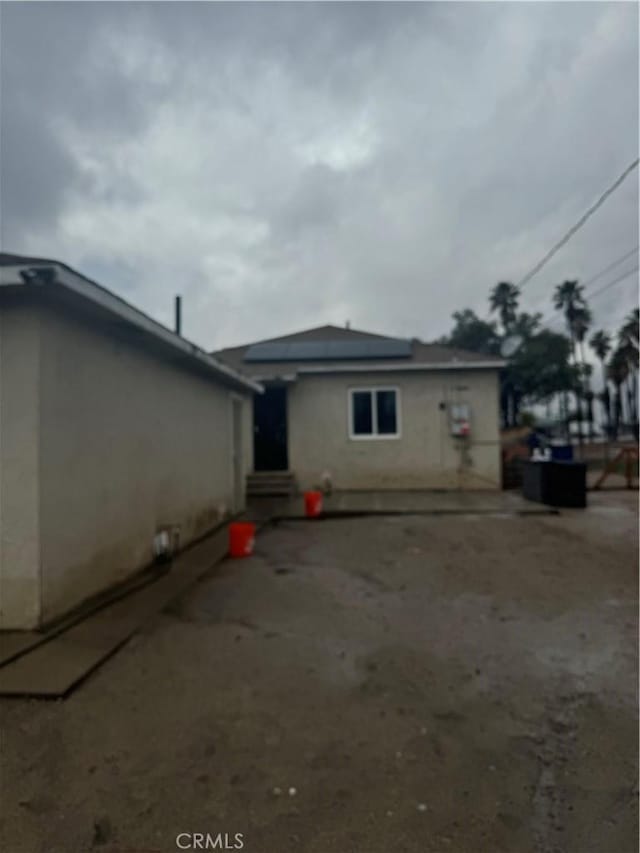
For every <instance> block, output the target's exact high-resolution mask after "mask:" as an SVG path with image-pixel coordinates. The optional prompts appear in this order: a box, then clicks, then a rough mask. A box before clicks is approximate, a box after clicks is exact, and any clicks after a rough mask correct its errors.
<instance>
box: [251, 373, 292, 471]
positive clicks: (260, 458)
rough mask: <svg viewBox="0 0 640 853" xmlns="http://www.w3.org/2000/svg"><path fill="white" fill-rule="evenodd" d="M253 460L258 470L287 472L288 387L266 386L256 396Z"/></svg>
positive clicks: (254, 403)
mask: <svg viewBox="0 0 640 853" xmlns="http://www.w3.org/2000/svg"><path fill="white" fill-rule="evenodd" d="M253 460H254V468H255V470H256V471H286V470H287V469H288V467H289V458H288V452H287V389H286V387H285V386H271V387H269V386H267V388H266V389H265V392H264V394H256V395H255V397H254V398H253Z"/></svg>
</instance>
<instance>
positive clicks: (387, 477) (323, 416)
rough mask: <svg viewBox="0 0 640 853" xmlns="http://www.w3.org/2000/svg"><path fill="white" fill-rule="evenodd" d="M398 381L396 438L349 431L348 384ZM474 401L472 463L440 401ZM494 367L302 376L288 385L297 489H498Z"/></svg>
mask: <svg viewBox="0 0 640 853" xmlns="http://www.w3.org/2000/svg"><path fill="white" fill-rule="evenodd" d="M382 387H385V388H389V387H396V388H397V389H398V391H399V400H398V402H399V418H400V430H401V434H400V437H399V438H377V439H373V438H368V439H362V438H360V439H353V438H350V437H349V390H350V389H356V388H357V389H360V388H382ZM446 401H459V402H465V403H468V404H469V405H470V407H471V429H472V435H471V440H470V444H469V461H470V464H469V465H462V464H461V462H462V458H461V450H460V446H461V442H460V441H459V440H457V439H455V438H453V437H452V436H451V435H450V428H449V420H448V412H447V410H441V409H440V403H441V402H446ZM498 409H499V382H498V371H497V370H469V371H464V370H456V371H451V370H447V371H444V370H443V371H437V372H436V371H414V372H408V371H407V372H405V373H396V372H388V373H379V374H375V373H352V374H323V375H309V374H307V375H301V376H299V377H298V380H297V381H296V382H295V383H293V384H292V385H290V386H289V394H288V434H289V467H290V468H291V470H292V471H294V472H295V474H296V477H297V479H298V483H299V485H300V486H301V487H302V488H305V489H306V488H312V487H313V486H315V485H319V484H320V478H321V475H322V472H323V471H329V472H330V474H331V477H332V481H333V486H334V488H336V489H376V490H378V489H420V488H422V489H458V488H464V489H499V488H500V487H501V474H500V436H499V417H498Z"/></svg>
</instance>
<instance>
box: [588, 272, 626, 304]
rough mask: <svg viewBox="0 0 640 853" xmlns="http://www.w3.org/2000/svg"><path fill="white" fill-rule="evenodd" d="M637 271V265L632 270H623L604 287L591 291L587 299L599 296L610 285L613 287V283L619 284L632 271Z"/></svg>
mask: <svg viewBox="0 0 640 853" xmlns="http://www.w3.org/2000/svg"><path fill="white" fill-rule="evenodd" d="M637 271H638V267H634V268H633V269H632V270H629V271H628V272H625V273H623V274H622V275H620V276H618V278H614V280H613V281H610V282H609V284H605V286H604V287H601V288H599V289H598V290H596V291H594V292H593V293H591V294H590V295H589V299H593V298H594V297H596V296H599V295H600V294H601V293H604V292H605V290H609V288H610V287H613V285H614V284H619V282H621V281H624V280H625V279H626V278H629V276H630V275H633V274H634V272H637Z"/></svg>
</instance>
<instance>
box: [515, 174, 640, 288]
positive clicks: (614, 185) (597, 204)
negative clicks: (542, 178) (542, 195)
mask: <svg viewBox="0 0 640 853" xmlns="http://www.w3.org/2000/svg"><path fill="white" fill-rule="evenodd" d="M638 162H640V158H638V157H636V159H635V160H634V161H633V163H631V164H630V165H629V166H627V168H626V169H625V170H624V172H623V173H622V174H621V175H620V176H619V177H618V178H616V180H615V181H614V182H613V183H612V184H611V186H610V187H608V188H607V189H606V190H605V191H604V192H603V193H602V195H601V196H600V197H599V198H598V200H597V201H596V202H594V204H592V205H591V207H590V208H589V209H588V210H587V211H586V213H583V215H582V216H581V217H580V219H579V220H578V221H577V222H576V224H575V225H573V226H572V227H571V228H570V229H569V230H568V231H567V233H566V234H565V235H564V237H562V239H561V240H559V241H558V242H557V243H556V244H555V246H553V247H552V248H551V249H549V251H548V252H547V253H546V255H544V257H543V258H542V259H541V260H540V261H538V263H537V264H536V265H535V266H534V267H533V268H532V269H531V270H530V271H529V272H528V273H527V274H526V275H525V276H524V278H522V279H520V281H519V282H518V283H517V285H516V287H524V285H525V284H527V282H528V281H530V280H531V279H532V278H533V277H534V275H536V274H537V273H538V272H540V270H541V269H542V267H543V266H544V265H545V264H546V263H547V261H549V260H550V259H551V258H552V257H553V256H554V255H555V254H556V252H557V251H559V249H561V248H562V247H563V246H564V245H565V243H568V242H569V240H570V239H571V238H572V237H573V235H574V234H575V233H576V231H579V230H580V228H582V226H583V225H584V224H585V222H586V221H587V219H589V217H591V216H592V215H593V214H594V213H595V212H596V210H597V209H598V208H599V207H600V206H601V205H602V204H604V202H605V201H606V200H607V198H608V197H609V196H610V195H611V193H613V192H615V190H617V189H618V187H619V186H620V184H621V183H622V182H623V181H624V180H625V178H627V177H628V176H629V175H630V174H631V172H633V170H634V169H635V168H636V166H637V165H638Z"/></svg>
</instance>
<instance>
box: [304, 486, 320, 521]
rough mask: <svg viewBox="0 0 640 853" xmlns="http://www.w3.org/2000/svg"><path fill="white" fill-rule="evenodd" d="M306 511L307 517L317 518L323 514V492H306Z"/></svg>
mask: <svg viewBox="0 0 640 853" xmlns="http://www.w3.org/2000/svg"><path fill="white" fill-rule="evenodd" d="M304 512H305V515H306V516H307V518H317V517H318V516H319V515H321V514H322V492H305V493H304Z"/></svg>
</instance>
